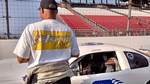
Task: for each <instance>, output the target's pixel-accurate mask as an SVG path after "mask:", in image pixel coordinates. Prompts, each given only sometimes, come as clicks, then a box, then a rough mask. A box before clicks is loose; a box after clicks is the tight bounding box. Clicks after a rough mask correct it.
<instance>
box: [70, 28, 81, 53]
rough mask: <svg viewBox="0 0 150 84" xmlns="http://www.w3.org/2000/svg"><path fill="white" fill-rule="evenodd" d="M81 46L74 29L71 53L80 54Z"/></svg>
mask: <svg viewBox="0 0 150 84" xmlns="http://www.w3.org/2000/svg"><path fill="white" fill-rule="evenodd" d="M79 52H80V51H79V47H78V44H77V40H76V37H75V34H74V32H73V31H71V55H77V54H79Z"/></svg>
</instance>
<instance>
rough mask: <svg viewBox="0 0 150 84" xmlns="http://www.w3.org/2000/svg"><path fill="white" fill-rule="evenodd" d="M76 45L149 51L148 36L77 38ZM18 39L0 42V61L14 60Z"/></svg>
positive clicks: (149, 40) (149, 37)
mask: <svg viewBox="0 0 150 84" xmlns="http://www.w3.org/2000/svg"><path fill="white" fill-rule="evenodd" d="M77 41H78V43H82V42H102V43H112V44H119V45H124V46H128V47H132V48H135V49H139V48H145V49H150V36H124V37H77ZM17 42H18V39H10V40H0V60H2V59H10V58H15V57H16V55H15V54H13V50H14V48H15V46H16V44H17Z"/></svg>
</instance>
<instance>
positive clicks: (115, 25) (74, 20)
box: [58, 3, 150, 36]
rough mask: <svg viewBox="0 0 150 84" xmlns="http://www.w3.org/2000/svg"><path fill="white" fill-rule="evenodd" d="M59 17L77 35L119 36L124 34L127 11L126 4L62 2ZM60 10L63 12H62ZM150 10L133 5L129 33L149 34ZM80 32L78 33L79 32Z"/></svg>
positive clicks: (125, 31)
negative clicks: (117, 5)
mask: <svg viewBox="0 0 150 84" xmlns="http://www.w3.org/2000/svg"><path fill="white" fill-rule="evenodd" d="M59 11H60V13H59V14H58V16H59V18H60V19H61V21H63V23H65V24H67V25H68V26H70V27H71V28H72V29H73V30H74V31H75V32H78V33H76V35H77V36H118V35H119V36H120V35H123V36H124V35H126V33H127V23H128V12H129V9H128V7H127V6H126V7H125V6H120V7H116V6H112V5H111V6H108V5H99V4H97V5H96V4H94V5H88V6H87V5H86V4H84V3H71V5H70V4H69V3H63V6H61V7H59ZM62 11H63V12H64V13H62ZM149 14H150V11H149V10H140V9H139V8H136V7H133V8H132V11H131V16H132V17H131V18H130V34H131V35H134V36H136V35H138V36H139V35H149V34H150V24H149V22H150V16H149ZM79 32H80V33H79Z"/></svg>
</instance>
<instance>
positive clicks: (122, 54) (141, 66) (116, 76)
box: [69, 42, 150, 84]
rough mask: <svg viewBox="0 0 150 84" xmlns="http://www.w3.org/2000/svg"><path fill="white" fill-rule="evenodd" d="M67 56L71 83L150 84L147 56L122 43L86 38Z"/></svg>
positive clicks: (149, 60) (148, 58)
mask: <svg viewBox="0 0 150 84" xmlns="http://www.w3.org/2000/svg"><path fill="white" fill-rule="evenodd" d="M79 48H80V57H79V58H77V59H70V60H69V62H70V67H71V69H72V70H73V73H74V74H75V76H73V77H72V78H71V80H72V84H150V56H149V55H147V54H145V53H143V52H141V51H139V50H135V49H132V48H128V47H125V46H120V45H114V44H107V43H96V42H87V43H81V44H79Z"/></svg>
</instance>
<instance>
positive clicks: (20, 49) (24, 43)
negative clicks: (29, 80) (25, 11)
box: [13, 26, 30, 58]
mask: <svg viewBox="0 0 150 84" xmlns="http://www.w3.org/2000/svg"><path fill="white" fill-rule="evenodd" d="M28 27H29V26H27V27H26V28H25V29H24V31H23V33H22V35H21V37H20V39H19V40H18V43H17V45H16V47H15V49H14V51H13V53H14V54H16V55H17V56H19V57H21V58H29V55H30V46H29V38H28V36H29V32H28V30H27V29H28Z"/></svg>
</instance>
